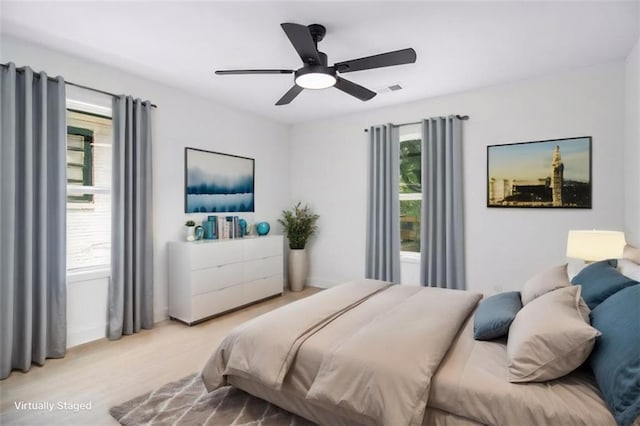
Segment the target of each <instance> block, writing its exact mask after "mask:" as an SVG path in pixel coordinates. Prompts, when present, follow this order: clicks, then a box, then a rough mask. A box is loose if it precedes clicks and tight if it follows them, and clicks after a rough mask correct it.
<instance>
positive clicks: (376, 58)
mask: <svg viewBox="0 0 640 426" xmlns="http://www.w3.org/2000/svg"><path fill="white" fill-rule="evenodd" d="M415 61H416V51H415V50H413V49H411V48H409V49H402V50H396V51H393V52H387V53H381V54H379V55H373V56H366V57H364V58H358V59H352V60H350V61H344V62H338V63H336V64H335V65H334V67H336V69H337V70H338V72H351V71H362V70H370V69H372V68H382V67H390V66H393V65H402V64H412V63H414V62H415Z"/></svg>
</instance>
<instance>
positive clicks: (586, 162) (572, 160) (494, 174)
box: [486, 136, 593, 209]
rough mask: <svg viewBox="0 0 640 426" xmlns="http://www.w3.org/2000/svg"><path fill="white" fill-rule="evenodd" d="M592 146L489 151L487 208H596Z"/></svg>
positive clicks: (573, 142) (565, 142)
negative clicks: (594, 202)
mask: <svg viewBox="0 0 640 426" xmlns="http://www.w3.org/2000/svg"><path fill="white" fill-rule="evenodd" d="M591 145H592V137H591V136H580V137H572V138H561V139H548V140H541V141H531V142H518V143H511V144H501V145H489V146H487V187H486V188H487V207H497V208H538V209H539V208H545V209H567V208H569V209H590V208H592V207H591V206H592V198H593V197H592V192H593V191H592V155H591V149H592V148H591ZM556 151H557V152H556ZM563 153H564V154H563ZM558 160H559V161H558ZM545 167H548V168H547V169H545Z"/></svg>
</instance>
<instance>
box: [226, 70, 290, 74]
mask: <svg viewBox="0 0 640 426" xmlns="http://www.w3.org/2000/svg"><path fill="white" fill-rule="evenodd" d="M240 74H293V70H216V75H240Z"/></svg>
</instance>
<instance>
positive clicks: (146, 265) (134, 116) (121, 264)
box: [107, 96, 153, 340]
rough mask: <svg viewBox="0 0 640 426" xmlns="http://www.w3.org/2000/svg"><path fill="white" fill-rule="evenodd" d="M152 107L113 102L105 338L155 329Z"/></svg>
mask: <svg viewBox="0 0 640 426" xmlns="http://www.w3.org/2000/svg"><path fill="white" fill-rule="evenodd" d="M151 108H152V107H151V104H150V103H149V102H142V101H140V100H139V99H136V100H134V99H133V98H131V97H130V96H119V97H116V98H114V101H113V134H114V138H113V172H112V173H113V187H112V202H111V204H112V216H111V278H110V282H109V325H108V330H107V335H108V337H109V338H110V339H112V340H115V339H119V338H120V337H122V335H123V334H132V333H136V332H138V331H140V329H141V328H152V327H153V239H152V237H153V235H152V232H153V224H152V212H153V206H152V197H151Z"/></svg>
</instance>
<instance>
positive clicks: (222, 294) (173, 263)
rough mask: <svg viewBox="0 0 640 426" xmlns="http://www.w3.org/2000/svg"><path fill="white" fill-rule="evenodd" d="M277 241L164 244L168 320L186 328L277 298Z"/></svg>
mask: <svg viewBox="0 0 640 426" xmlns="http://www.w3.org/2000/svg"><path fill="white" fill-rule="evenodd" d="M282 238H283V237H282V235H267V236H264V237H253V238H240V239H234V240H212V241H206V240H205V241H194V242H177V241H175V242H170V243H169V317H170V318H174V319H178V320H180V321H183V322H185V323H187V324H189V325H191V324H193V323H195V322H199V321H202V320H205V319H207V318H209V317H212V316H215V315H219V314H221V313H223V312H226V311H230V310H232V309H235V308H238V307H240V306H244V305H247V304H250V303H253V302H256V301H258V300H262V299H265V298H268V297H271V296H274V295H277V294H281V293H282V289H283V284H284V279H283V268H284V264H283V254H282V252H283V241H282Z"/></svg>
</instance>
